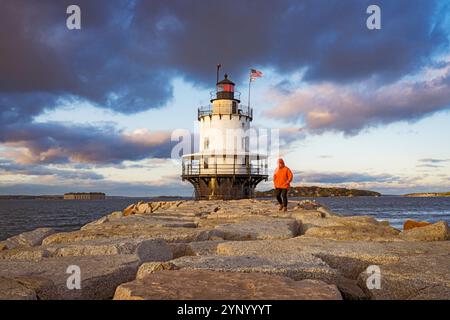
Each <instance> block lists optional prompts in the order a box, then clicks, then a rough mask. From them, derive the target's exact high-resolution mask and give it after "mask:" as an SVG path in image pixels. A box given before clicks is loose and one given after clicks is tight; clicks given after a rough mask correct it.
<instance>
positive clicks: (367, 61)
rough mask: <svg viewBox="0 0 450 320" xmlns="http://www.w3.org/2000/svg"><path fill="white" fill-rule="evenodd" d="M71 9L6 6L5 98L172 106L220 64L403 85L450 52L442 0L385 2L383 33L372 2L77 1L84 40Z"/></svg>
mask: <svg viewBox="0 0 450 320" xmlns="http://www.w3.org/2000/svg"><path fill="white" fill-rule="evenodd" d="M72 3H73V1H58V2H55V1H50V0H42V1H31V0H6V1H3V2H2V10H0V21H2V28H1V31H0V38H1V46H2V53H1V59H0V75H1V76H0V92H1V93H2V94H6V93H8V94H10V93H17V92H19V93H39V92H41V93H46V94H50V95H53V96H52V98H53V99H54V96H56V97H61V96H65V95H66V96H74V97H77V98H79V99H87V100H89V101H91V102H93V103H97V104H98V105H99V106H100V107H105V108H110V109H113V110H116V111H119V112H126V113H128V112H137V111H141V110H145V109H149V108H155V107H158V106H161V105H162V104H164V103H165V102H167V99H169V98H170V97H171V94H172V88H171V86H170V80H171V77H172V76H174V75H175V74H177V75H181V76H184V77H186V78H187V80H190V81H193V82H194V83H199V84H201V85H210V84H211V82H212V81H213V79H214V66H215V65H216V63H217V62H222V63H223V64H224V66H225V67H226V70H228V71H231V72H232V73H233V74H234V75H235V77H237V78H238V77H239V76H242V75H243V74H245V72H247V70H248V68H249V67H250V66H254V65H264V66H271V67H273V68H275V69H277V70H279V71H280V72H286V71H288V72H291V71H293V70H298V69H300V68H306V70H307V71H306V75H305V77H306V79H311V80H338V81H342V80H343V81H348V80H355V79H361V78H367V77H370V76H371V75H380V76H385V77H387V78H397V77H399V76H402V75H404V74H405V73H406V72H409V71H411V69H415V68H417V67H419V66H421V65H422V64H423V63H424V60H426V59H428V57H429V55H430V53H432V52H433V50H434V49H439V48H440V47H442V46H444V45H445V44H446V43H447V35H446V34H445V31H444V29H443V27H442V26H441V25H440V24H439V23H438V22H439V21H440V20H439V17H440V15H442V14H444V13H441V14H440V13H439V12H437V13H436V12H435V10H436V8H437V7H436V1H418V0H417V1H406V0H405V1H378V4H379V5H380V6H381V8H382V10H383V11H382V12H383V16H382V17H383V20H382V21H383V28H382V29H381V30H379V31H376V32H373V31H369V30H368V29H367V28H366V26H365V20H366V18H367V14H366V12H365V10H366V8H367V6H368V5H369V4H371V3H370V1H356V0H353V1H326V2H321V3H318V2H317V1H312V0H305V1H288V0H281V1H278V0H277V1H254V0H249V1H226V2H224V1H207V2H206V1H186V0H183V1H145V0H141V1H139V0H136V1H88V0H78V1H76V3H77V4H78V5H79V6H80V7H81V10H82V29H81V30H76V31H71V30H67V28H66V27H65V19H66V17H67V16H66V14H65V9H66V8H67V6H68V5H69V4H72ZM13 102H14V101H11V104H13ZM39 102H40V103H37V105H38V106H41V108H50V107H52V106H53V105H54V103H52V102H53V101H49V102H48V103H44V102H43V101H42V102H41V101H39ZM20 106H21V103H20V101H17V103H16V106H15V107H16V108H20ZM6 107H7V108H12V106H6ZM2 108H5V106H2ZM26 109H27V108H26ZM27 110H28V109H27ZM31 111H33V110H31Z"/></svg>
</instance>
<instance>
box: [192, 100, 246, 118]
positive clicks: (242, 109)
mask: <svg viewBox="0 0 450 320" xmlns="http://www.w3.org/2000/svg"><path fill="white" fill-rule="evenodd" d="M213 115H219V116H227V115H236V116H242V117H248V118H250V119H253V109H252V108H250V107H249V106H245V105H241V104H239V105H236V106H232V107H217V106H216V107H213V106H211V105H207V106H201V107H199V108H198V113H197V118H198V120H200V118H202V117H205V116H213Z"/></svg>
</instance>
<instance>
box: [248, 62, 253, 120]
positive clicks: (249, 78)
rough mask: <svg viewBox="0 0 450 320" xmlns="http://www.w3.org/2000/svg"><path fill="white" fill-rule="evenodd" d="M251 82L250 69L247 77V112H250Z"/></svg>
mask: <svg viewBox="0 0 450 320" xmlns="http://www.w3.org/2000/svg"><path fill="white" fill-rule="evenodd" d="M251 83H252V71H251V70H250V73H249V77H248V112H250V85H251Z"/></svg>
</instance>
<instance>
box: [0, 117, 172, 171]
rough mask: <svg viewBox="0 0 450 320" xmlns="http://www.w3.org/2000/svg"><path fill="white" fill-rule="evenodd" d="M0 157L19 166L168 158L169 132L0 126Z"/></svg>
mask: <svg viewBox="0 0 450 320" xmlns="http://www.w3.org/2000/svg"><path fill="white" fill-rule="evenodd" d="M0 143H3V144H4V145H5V146H7V147H8V148H7V149H6V150H4V151H3V152H2V156H3V157H6V158H9V159H15V161H16V162H18V163H22V164H35V163H41V164H42V163H91V164H105V163H112V164H114V163H115V164H120V163H121V162H122V161H125V160H141V159H144V158H170V152H171V149H172V142H171V140H170V132H166V131H149V130H147V129H140V130H136V131H134V132H132V133H126V132H123V131H121V130H118V129H117V128H115V127H114V126H112V125H103V126H100V125H98V126H94V125H77V126H75V125H72V126H68V125H65V124H61V123H58V122H50V123H24V124H14V125H13V126H3V127H0Z"/></svg>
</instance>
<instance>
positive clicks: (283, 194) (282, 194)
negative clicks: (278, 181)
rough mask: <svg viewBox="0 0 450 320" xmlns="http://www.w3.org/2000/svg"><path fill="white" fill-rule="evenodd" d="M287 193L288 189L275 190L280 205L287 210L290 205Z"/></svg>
mask: <svg viewBox="0 0 450 320" xmlns="http://www.w3.org/2000/svg"><path fill="white" fill-rule="evenodd" d="M287 191H288V189H281V188H276V189H275V197H276V198H277V200H278V203H279V204H280V205H282V206H283V207H285V208H286V207H287V203H288V199H287Z"/></svg>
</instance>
